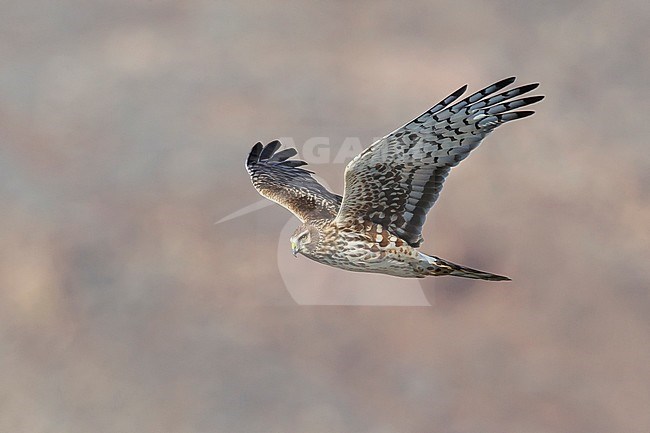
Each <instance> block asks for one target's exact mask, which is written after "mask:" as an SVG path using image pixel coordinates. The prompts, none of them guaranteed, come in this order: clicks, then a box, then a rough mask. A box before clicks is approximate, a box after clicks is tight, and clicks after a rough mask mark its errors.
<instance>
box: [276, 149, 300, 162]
mask: <svg viewBox="0 0 650 433" xmlns="http://www.w3.org/2000/svg"><path fill="white" fill-rule="evenodd" d="M297 154H298V151H297V150H296V149H294V148H293V147H292V148H290V149H284V150H281V151H280V152H277V153H276V154H274V155H273V156H272V157H271V158H269V161H275V162H282V161H286V160H287V159H289V158H291V157H292V156H296V155H297Z"/></svg>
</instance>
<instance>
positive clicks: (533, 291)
mask: <svg viewBox="0 0 650 433" xmlns="http://www.w3.org/2000/svg"><path fill="white" fill-rule="evenodd" d="M649 20H650V4H649V3H648V2H647V1H645V0H638V1H635V0H627V1H623V2H617V3H616V2H610V1H604V0H602V1H601V0H595V1H590V2H585V1H578V0H576V1H561V2H560V1H528V2H515V1H506V0H497V1H491V2H472V3H469V2H468V3H466V2H455V1H425V0H422V1H412V2H408V3H402V2H397V1H394V2H391V1H358V2H342V1H341V2H340V1H330V2H279V1H265V2H261V1H260V2H257V1H248V2H222V1H212V0H210V1H205V0H204V1H201V0H196V1H194V0H186V1H157V0H151V1H144V0H142V1H133V0H129V1H126V0H114V1H111V2H106V1H100V0H83V1H81V0H77V1H74V0H61V1H57V2H51V1H43V0H28V1H16V0H13V1H12V0H5V1H2V14H0V23H1V28H2V36H3V37H2V38H1V41H0V58H1V59H2V60H1V61H0V143H1V145H0V203H1V208H0V239H1V245H2V248H1V249H0V366H1V368H0V431H1V432H12V433H14V432H31V433H40V432H61V433H64V432H65V433H70V432H88V431H92V432H139V433H143V432H183V433H184V432H187V433H195V432H196V433H199V432H229V433H235V432H246V433H253V432H264V433H268V432H306V433H312V432H315V433H321V432H373V433H374V432H376V433H389V432H391V433H392V432H455V433H479V432H480V433H485V432H489V433H491V432H494V433H497V432H499V433H502V432H526V433H537V432H540V433H541V432H585V433H599V432H603V433H612V432H626V433H630V432H639V433H641V432H644V433H647V432H648V431H650V411H649V410H648V408H649V407H650V319H649V317H650V291H649V289H650V287H649V286H650V266H649V263H650V224H649V222H650V175H649V173H650V152H649V151H648V136H649V135H650V126H649V124H648V119H647V116H648V113H650V102H649V101H650V85H649V84H648V76H649V74H650V64H649V63H650V49H649V48H648V40H650V27H649V26H648V22H649ZM510 75H517V76H518V77H519V81H518V82H519V83H520V84H524V83H526V82H531V81H539V82H541V83H542V84H541V86H540V88H539V90H538V93H541V94H545V95H546V96H547V98H546V99H545V100H544V101H543V102H542V103H541V104H539V105H538V106H537V107H536V110H537V114H536V115H535V116H533V117H532V118H529V119H526V120H524V121H520V122H515V123H513V124H509V125H508V126H505V127H503V128H502V129H499V130H498V131H496V132H495V133H494V134H493V135H491V136H490V137H489V138H488V139H487V140H486V142H485V143H484V144H483V146H482V147H481V148H479V149H478V150H477V151H476V152H475V153H473V155H472V156H471V157H470V158H469V159H468V160H467V161H465V162H464V163H463V164H462V165H461V166H459V167H458V168H456V169H455V170H454V171H453V174H452V175H451V176H450V177H449V179H448V181H447V183H446V186H445V189H444V191H443V193H442V195H441V198H440V200H439V201H438V203H437V205H436V207H435V208H434V211H433V212H432V213H431V214H430V216H429V219H428V222H427V225H426V226H425V231H424V237H425V239H426V242H425V244H424V245H423V251H426V252H430V253H433V254H436V255H439V256H441V257H445V258H447V259H450V260H453V261H455V262H459V263H463V264H466V265H468V266H472V267H477V268H480V269H487V270H489V271H493V272H496V273H502V274H506V275H509V276H510V277H512V278H513V282H512V283H507V284H503V283H489V282H480V281H479V282H476V281H470V280H463V279H453V278H438V279H433V278H431V279H426V280H423V281H419V283H420V285H421V287H422V290H423V292H424V295H425V296H426V298H427V300H428V301H429V302H430V303H431V304H432V306H430V307H361V306H359V307H350V306H299V305H297V304H296V303H295V302H294V300H293V299H292V297H291V296H290V295H289V292H288V291H287V288H286V284H285V281H283V276H282V275H281V274H280V272H279V269H278V260H277V258H276V255H277V253H278V248H279V245H280V246H285V247H286V248H287V250H288V248H289V244H288V240H286V239H280V232H281V230H282V229H283V227H284V226H285V224H287V222H288V221H289V214H288V213H287V212H286V211H285V210H284V209H282V208H280V207H277V206H271V207H267V208H264V209H262V210H259V211H257V212H253V213H249V214H247V215H245V216H242V217H239V218H235V219H232V220H229V221H226V222H223V223H221V224H217V225H215V224H214V223H215V222H216V221H218V220H220V219H221V218H223V217H224V216H226V215H229V214H230V213H232V212H234V211H236V210H238V209H240V208H242V207H244V206H248V205H250V204H252V203H255V202H257V201H258V200H259V199H260V197H259V196H258V194H257V192H256V191H255V190H254V189H253V187H252V186H251V184H250V181H249V178H248V175H247V173H246V172H245V170H244V168H243V161H244V159H245V156H246V154H247V152H248V151H249V149H250V147H251V146H252V145H253V143H255V142H256V141H258V140H261V141H268V140H271V139H274V138H276V137H291V138H292V139H293V140H294V141H295V144H296V146H297V147H298V149H299V150H301V146H302V144H303V143H305V141H306V140H308V139H309V138H311V137H328V139H329V140H330V146H329V149H330V150H331V152H332V155H334V154H336V153H337V151H338V150H340V148H341V146H342V144H343V142H344V140H345V138H346V137H358V138H359V140H361V142H362V143H368V144H369V143H370V141H371V140H372V138H373V137H377V136H381V135H384V134H386V133H388V132H389V131H392V130H393V129H395V128H396V127H397V126H399V125H401V124H403V123H405V122H406V121H408V120H410V119H412V118H413V117H415V116H417V115H419V114H420V113H421V112H423V111H425V110H426V109H428V108H429V107H430V106H431V105H433V104H434V103H436V102H437V101H439V100H440V99H442V97H444V96H446V95H447V94H448V93H450V92H451V91H453V90H455V89H456V88H458V87H459V86H460V85H462V84H465V83H469V85H470V90H475V89H479V88H481V87H483V86H484V85H487V84H489V83H491V82H493V81H496V80H498V79H500V78H503V77H505V76H510ZM345 162H347V161H345ZM344 166H345V164H344V163H331V164H325V163H323V164H318V165H314V166H312V168H313V169H314V170H316V171H317V172H318V174H319V176H321V177H322V178H323V179H325V180H326V181H327V182H328V184H329V185H330V186H331V187H332V188H333V189H334V190H335V191H338V192H342V190H343V176H342V173H343V169H344ZM292 260H293V259H292ZM306 262H307V260H306V259H304V258H302V259H299V260H297V261H295V262H294V266H295V268H294V269H300V270H301V271H299V273H300V272H301V273H302V274H303V276H304V277H305V278H309V279H311V280H312V281H313V283H314V284H316V285H318V284H320V285H321V286H323V287H324V289H326V288H327V287H328V286H329V287H337V286H338V285H340V284H344V283H345V281H346V278H347V277H348V276H349V275H350V274H348V273H346V272H344V271H340V272H339V271H336V270H334V271H333V273H331V274H327V275H328V277H327V280H325V279H324V277H323V276H322V275H323V274H319V273H318V272H321V271H318V270H316V271H314V272H315V274H314V273H311V270H312V269H324V268H323V267H320V268H318V267H316V268H309V267H307V266H305V267H304V268H303V267H302V266H303V265H305V264H306ZM323 272H325V271H323ZM378 278H379V280H375V281H378V283H377V284H378V286H381V287H382V290H383V289H385V288H386V287H388V288H392V289H393V290H394V291H396V292H398V291H399V290H400V287H401V285H402V284H406V282H405V280H401V279H396V278H392V277H378ZM409 284H410V283H409Z"/></svg>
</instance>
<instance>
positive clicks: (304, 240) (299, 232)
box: [290, 223, 320, 257]
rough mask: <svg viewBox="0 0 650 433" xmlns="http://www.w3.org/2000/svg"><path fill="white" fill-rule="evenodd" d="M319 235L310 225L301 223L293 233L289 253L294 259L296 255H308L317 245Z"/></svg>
mask: <svg viewBox="0 0 650 433" xmlns="http://www.w3.org/2000/svg"><path fill="white" fill-rule="evenodd" d="M319 237H320V234H319V232H318V229H317V228H316V227H314V226H312V225H309V224H306V223H303V224H301V225H300V226H298V228H297V229H296V231H295V232H293V235H292V236H291V239H290V241H291V252H292V253H293V255H294V257H295V256H296V255H297V254H298V253H302V254H305V255H307V256H308V255H309V253H310V252H311V251H313V250H314V249H315V248H316V246H317V245H318V240H319Z"/></svg>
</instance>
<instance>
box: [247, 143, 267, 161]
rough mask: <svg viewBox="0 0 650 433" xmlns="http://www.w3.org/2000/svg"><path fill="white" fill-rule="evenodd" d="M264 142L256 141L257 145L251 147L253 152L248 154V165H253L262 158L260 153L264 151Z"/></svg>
mask: <svg viewBox="0 0 650 433" xmlns="http://www.w3.org/2000/svg"><path fill="white" fill-rule="evenodd" d="M263 147H264V146H262V142H260V141H258V142H257V143H255V146H253V148H252V149H251V152H250V153H249V154H248V159H247V160H246V165H251V164H254V163H256V162H258V161H259V160H260V153H262V149H263Z"/></svg>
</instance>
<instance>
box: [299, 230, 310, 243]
mask: <svg viewBox="0 0 650 433" xmlns="http://www.w3.org/2000/svg"><path fill="white" fill-rule="evenodd" d="M298 242H309V232H304V233H303V234H301V235H300V237H299V238H298Z"/></svg>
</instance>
